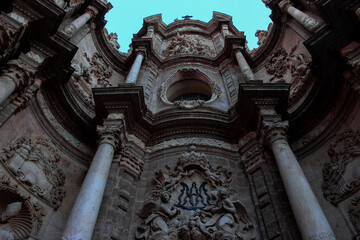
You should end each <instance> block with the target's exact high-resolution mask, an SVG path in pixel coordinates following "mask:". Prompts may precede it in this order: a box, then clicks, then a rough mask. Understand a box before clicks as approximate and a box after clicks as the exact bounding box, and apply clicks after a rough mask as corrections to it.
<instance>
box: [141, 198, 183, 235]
mask: <svg viewBox="0 0 360 240" xmlns="http://www.w3.org/2000/svg"><path fill="white" fill-rule="evenodd" d="M170 197H171V196H170V194H169V193H168V192H162V193H161V197H160V199H158V200H150V201H148V202H147V203H146V204H145V205H144V207H143V208H142V209H141V211H140V212H139V213H138V216H139V217H141V218H144V219H145V221H144V223H143V224H142V225H140V226H139V227H138V230H137V232H136V239H161V240H167V239H170V238H169V234H170V231H169V225H168V222H169V219H171V218H174V217H175V216H176V215H177V214H178V213H179V210H178V209H175V208H174V207H173V206H171V205H170V204H169V201H170Z"/></svg>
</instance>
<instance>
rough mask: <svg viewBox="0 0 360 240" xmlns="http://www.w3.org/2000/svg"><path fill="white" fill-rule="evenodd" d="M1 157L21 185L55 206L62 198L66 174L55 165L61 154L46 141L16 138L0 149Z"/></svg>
mask: <svg viewBox="0 0 360 240" xmlns="http://www.w3.org/2000/svg"><path fill="white" fill-rule="evenodd" d="M0 160H1V163H2V164H3V166H4V167H5V168H6V169H7V170H8V171H9V173H10V174H11V175H12V176H13V177H14V178H15V179H17V180H18V181H19V182H20V183H21V184H22V185H23V186H24V188H26V189H28V190H29V191H31V192H32V193H33V194H34V195H35V196H37V197H40V198H41V199H43V200H45V202H47V203H48V204H49V205H51V206H52V207H53V208H54V209H57V208H59V207H60V206H61V203H62V201H63V199H64V197H65V193H66V192H65V189H64V183H65V175H64V173H63V171H62V170H61V169H60V168H59V167H58V166H57V163H58V162H59V161H60V156H59V154H58V152H57V150H55V149H54V148H53V146H52V145H51V144H50V143H49V141H47V140H45V139H42V138H37V139H36V141H35V143H33V142H32V141H31V140H30V139H25V138H18V139H16V140H15V141H14V142H12V143H11V144H9V145H7V146H6V147H5V148H3V149H1V150H0Z"/></svg>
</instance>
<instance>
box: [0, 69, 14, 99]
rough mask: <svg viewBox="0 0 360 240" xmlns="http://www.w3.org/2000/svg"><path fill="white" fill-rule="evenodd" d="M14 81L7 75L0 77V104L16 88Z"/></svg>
mask: <svg viewBox="0 0 360 240" xmlns="http://www.w3.org/2000/svg"><path fill="white" fill-rule="evenodd" d="M16 87H17V84H16V82H15V81H14V80H13V79H12V78H10V77H8V76H3V77H0V105H1V104H2V103H3V102H4V101H5V100H6V99H7V98H8V97H9V96H10V95H11V94H12V93H13V92H14V91H15V90H16Z"/></svg>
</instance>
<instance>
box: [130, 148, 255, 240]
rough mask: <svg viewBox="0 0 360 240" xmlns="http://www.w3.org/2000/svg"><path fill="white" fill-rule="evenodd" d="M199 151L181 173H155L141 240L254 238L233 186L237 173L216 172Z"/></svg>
mask: <svg viewBox="0 0 360 240" xmlns="http://www.w3.org/2000/svg"><path fill="white" fill-rule="evenodd" d="M195 150H196V148H195V146H191V147H190V150H189V151H188V152H185V153H183V154H182V155H181V156H180V157H179V162H178V164H177V166H176V169H175V170H171V169H170V168H169V167H166V169H162V170H160V171H159V172H156V173H155V183H156V185H155V189H154V190H153V191H152V193H151V197H150V199H149V200H148V201H147V202H146V203H145V205H144V206H143V208H142V209H141V210H140V212H139V213H138V216H139V217H140V218H142V219H143V222H142V224H141V225H140V226H139V227H138V228H137V232H136V239H146V240H147V239H184V240H185V239H189V240H190V239H194V240H195V239H196V240H198V239H234V240H235V239H254V226H253V225H252V223H251V222H250V219H249V217H248V215H247V212H246V209H245V207H244V206H243V205H242V204H241V202H240V201H238V200H235V198H234V195H235V194H236V192H235V191H234V190H233V189H231V188H230V183H231V181H232V174H231V172H230V171H228V170H226V169H225V168H223V167H221V166H219V167H217V168H216V169H214V168H212V167H211V166H210V163H209V160H208V159H207V158H206V156H205V154H204V153H200V152H197V151H195Z"/></svg>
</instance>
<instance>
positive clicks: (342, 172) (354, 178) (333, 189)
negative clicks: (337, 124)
mask: <svg viewBox="0 0 360 240" xmlns="http://www.w3.org/2000/svg"><path fill="white" fill-rule="evenodd" d="M328 155H329V157H330V162H327V163H325V164H324V169H323V184H322V190H323V194H324V197H325V198H326V199H327V200H328V201H330V202H331V203H333V204H336V203H338V202H339V201H341V200H343V199H344V198H345V197H347V196H349V195H350V194H352V193H355V192H356V191H358V190H359V189H360V176H359V174H358V173H357V172H356V171H357V169H359V167H360V164H359V162H360V161H359V159H360V131H358V132H356V133H355V132H353V131H352V130H349V131H346V132H342V133H340V134H337V135H335V136H334V137H333V139H332V140H331V142H330V148H329V150H328Z"/></svg>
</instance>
